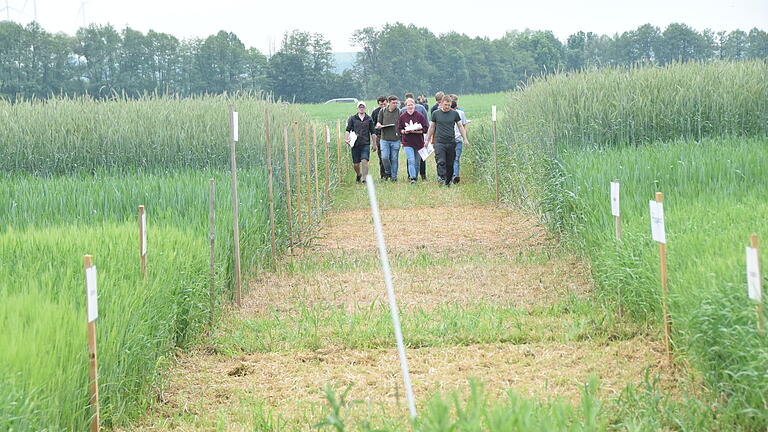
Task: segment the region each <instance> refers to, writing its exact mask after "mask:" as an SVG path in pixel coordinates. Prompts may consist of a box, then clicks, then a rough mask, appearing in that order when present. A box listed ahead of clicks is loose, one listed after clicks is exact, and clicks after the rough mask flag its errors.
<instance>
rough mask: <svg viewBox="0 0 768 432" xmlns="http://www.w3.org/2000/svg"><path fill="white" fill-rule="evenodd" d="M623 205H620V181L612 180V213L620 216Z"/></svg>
mask: <svg viewBox="0 0 768 432" xmlns="http://www.w3.org/2000/svg"><path fill="white" fill-rule="evenodd" d="M620 212H621V206H619V182H611V214H612V215H614V216H619V215H620Z"/></svg>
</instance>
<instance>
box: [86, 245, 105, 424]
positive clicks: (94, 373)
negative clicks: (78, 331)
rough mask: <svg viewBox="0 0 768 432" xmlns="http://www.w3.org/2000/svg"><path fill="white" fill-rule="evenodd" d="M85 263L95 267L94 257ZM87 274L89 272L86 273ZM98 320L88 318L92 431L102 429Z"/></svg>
mask: <svg viewBox="0 0 768 432" xmlns="http://www.w3.org/2000/svg"><path fill="white" fill-rule="evenodd" d="M83 263H84V267H85V270H86V272H87V271H88V269H89V268H91V267H93V257H92V256H91V255H85V256H84V257H83ZM86 274H87V273H86ZM85 289H86V302H87V301H88V292H87V291H88V281H87V276H86V285H85ZM96 352H97V350H96V321H95V320H90V319H89V320H88V361H89V366H88V394H89V404H90V405H91V411H92V417H91V432H98V431H99V430H100V429H101V426H100V424H99V362H98V359H97V356H96Z"/></svg>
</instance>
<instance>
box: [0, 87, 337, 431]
mask: <svg viewBox="0 0 768 432" xmlns="http://www.w3.org/2000/svg"><path fill="white" fill-rule="evenodd" d="M228 103H234V104H235V105H236V108H237V110H238V111H239V113H240V141H239V143H238V167H239V170H238V177H239V178H238V180H239V194H238V198H239V210H240V234H241V235H240V243H241V251H242V267H243V273H244V275H248V274H249V273H251V272H254V271H258V270H259V269H261V268H266V267H270V266H272V264H273V263H272V261H271V255H272V250H271V245H270V243H271V241H270V224H269V207H268V192H267V190H268V188H267V179H268V170H267V167H266V161H267V155H266V151H265V148H266V146H265V139H266V137H265V129H264V127H263V123H264V115H265V111H268V113H269V114H268V115H269V116H270V122H271V125H272V144H273V147H272V161H273V164H272V165H273V169H274V173H273V181H274V189H275V196H276V198H275V212H276V242H277V245H276V246H277V250H276V251H275V252H276V253H277V254H279V253H281V252H282V251H283V250H284V249H285V247H286V246H287V245H288V234H287V216H286V214H287V213H286V204H287V199H286V194H285V188H286V184H285V177H284V175H285V170H286V169H288V170H289V171H290V173H291V175H292V178H291V182H292V184H294V185H295V182H296V180H297V178H296V177H295V172H296V167H295V164H296V162H295V161H296V157H295V152H294V150H295V148H294V145H295V138H294V135H293V122H294V121H299V122H301V123H300V125H301V126H302V132H303V124H304V122H305V119H306V117H305V116H304V115H303V114H301V112H299V111H297V110H295V109H294V108H292V107H288V106H285V105H270V104H268V103H266V102H264V101H261V100H259V99H256V98H250V97H248V96H237V97H232V98H228V97H225V96H216V97H202V98H190V99H183V100H182V99H175V98H170V97H146V98H142V99H140V100H123V99H116V100H112V101H105V102H100V101H93V100H90V99H88V98H78V99H71V100H70V99H53V100H49V101H46V102H45V103H43V102H39V101H35V102H24V103H19V104H13V105H11V104H5V103H3V110H2V114H1V115H2V116H4V117H5V118H6V119H7V122H6V123H7V126H8V127H5V128H3V129H2V130H0V142H2V143H3V145H2V146H0V167H2V169H3V171H4V174H3V175H2V176H0V199H2V200H3V202H5V203H8V205H5V206H2V208H0V220H2V221H4V222H5V223H4V224H3V225H2V226H0V262H2V263H3V267H2V269H0V334H1V335H2V336H0V352H2V353H3V355H2V356H0V387H2V388H3V389H4V390H5V389H9V390H7V391H4V392H3V394H2V396H0V429H2V430H49V431H59V430H83V429H85V428H86V427H87V424H88V418H89V416H90V411H89V409H88V407H87V390H86V389H87V376H88V375H87V354H86V349H85V346H86V345H85V328H86V327H85V312H84V298H83V297H84V295H83V292H84V278H83V255H84V254H92V255H93V256H94V261H95V263H96V266H97V268H98V271H99V293H100V302H99V309H100V312H99V319H98V320H97V328H98V344H99V365H100V382H99V387H100V396H101V418H102V424H104V425H106V426H115V425H120V424H125V423H127V422H128V421H130V420H131V419H132V418H135V417H136V415H138V414H139V413H141V412H142V411H143V408H144V407H145V406H146V404H147V403H148V402H149V401H150V400H151V399H153V397H154V394H153V388H154V387H155V386H156V384H157V381H158V380H159V376H158V374H157V371H158V369H160V368H162V365H163V364H164V363H165V362H166V359H167V358H168V357H169V356H170V355H171V353H172V352H173V351H174V350H176V349H183V348H185V347H186V346H188V345H189V343H190V341H191V340H194V339H196V338H197V337H199V335H200V334H201V332H202V330H203V329H204V328H205V326H206V325H207V323H208V320H209V317H210V314H211V312H212V311H211V307H210V305H209V295H208V280H209V278H208V266H209V261H208V254H209V237H208V214H209V210H208V186H209V185H208V179H209V178H214V179H215V181H216V217H217V228H216V252H215V255H216V269H215V270H216V276H217V285H216V288H215V291H216V293H215V294H216V306H215V307H216V308H218V307H219V306H220V305H225V304H229V303H230V301H231V299H232V295H233V292H232V286H231V276H232V268H233V259H232V243H233V240H232V200H231V197H230V174H229V169H228V168H229V132H228V107H227V105H228ZM284 127H289V128H290V130H291V137H290V138H291V139H290V140H289V151H290V155H289V162H288V164H287V165H286V163H285V159H284V150H283V140H282V134H281V133H278V131H281V129H282V128H284ZM310 130H311V129H310ZM321 133H322V131H321V130H318V138H319V139H318V141H319V142H318V147H319V152H318V156H319V157H318V161H319V166H318V168H317V169H315V168H314V163H312V164H311V165H312V168H311V171H312V176H313V181H312V183H313V185H312V186H313V188H312V189H313V196H312V207H313V210H312V214H313V216H314V217H315V218H319V217H320V212H321V210H325V209H327V208H328V206H329V205H330V203H329V202H325V201H324V199H323V202H322V203H320V205H318V202H317V199H316V196H315V194H314V177H315V176H317V178H318V181H319V183H320V188H321V191H322V189H323V188H324V183H325V169H324V140H323V138H322V137H321V136H320V134H321ZM304 140H305V137H304V136H303V135H302V136H301V141H300V150H301V151H300V161H301V163H300V164H301V167H302V178H301V181H302V183H303V184H306V181H307V178H306V171H305V169H306V165H305V162H306V160H307V157H308V156H309V157H310V158H311V159H314V158H313V154H312V153H310V155H307V154H306V149H305V141H304ZM330 149H331V154H330V159H331V161H333V162H334V163H331V164H330V167H331V170H330V176H331V178H330V179H329V180H330V186H331V188H332V189H334V188H335V187H336V186H337V184H338V180H337V178H338V173H337V169H336V163H335V158H336V152H335V146H334V145H332V146H330ZM305 191H306V190H305ZM140 204H142V205H145V206H146V209H147V215H148V217H147V219H148V274H149V276H148V279H147V281H146V282H144V281H142V280H141V278H140V277H139V257H138V226H137V225H138V221H137V219H138V216H137V207H138V205H140ZM318 208H320V209H321V210H318ZM302 211H303V213H304V217H303V220H304V224H303V226H302V230H303V231H304V232H305V233H306V234H307V236H309V233H311V232H312V227H311V224H310V223H309V222H307V220H308V219H309V218H308V212H307V209H306V208H304V209H303V210H302ZM297 219H298V218H297V217H296V215H295V214H294V222H297ZM294 227H295V225H294ZM213 312H214V313H217V311H216V310H214V311H213Z"/></svg>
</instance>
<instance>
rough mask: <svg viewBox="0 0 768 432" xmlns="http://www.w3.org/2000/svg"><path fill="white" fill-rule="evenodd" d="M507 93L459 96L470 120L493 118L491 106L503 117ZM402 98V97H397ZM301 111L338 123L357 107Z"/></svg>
mask: <svg viewBox="0 0 768 432" xmlns="http://www.w3.org/2000/svg"><path fill="white" fill-rule="evenodd" d="M506 95H507V93H485V94H473V95H459V106H460V107H461V108H462V109H464V112H466V113H467V117H468V118H469V119H471V120H472V119H482V118H487V119H490V117H491V105H498V106H499V115H501V106H502V104H504V103H505V101H506V98H505V96H506ZM397 96H398V97H401V98H402V95H397ZM365 103H366V105H367V106H368V111H367V112H368V114H370V113H371V112H372V111H373V110H374V109H375V108H376V106H377V105H376V101H375V100H366V101H365ZM429 104H430V106H432V105H434V104H435V98H434V95H430V96H429ZM296 107H298V108H299V109H300V110H302V111H304V112H305V113H307V115H309V117H310V118H311V119H313V120H317V121H336V119H342V120H345V119H347V118H348V117H349V116H351V115H352V114H354V113H355V112H357V111H356V107H355V105H354V104H351V103H329V104H322V103H320V104H296Z"/></svg>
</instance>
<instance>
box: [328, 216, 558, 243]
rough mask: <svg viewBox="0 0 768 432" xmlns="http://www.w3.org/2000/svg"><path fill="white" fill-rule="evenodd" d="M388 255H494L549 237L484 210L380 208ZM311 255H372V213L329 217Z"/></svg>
mask: <svg viewBox="0 0 768 432" xmlns="http://www.w3.org/2000/svg"><path fill="white" fill-rule="evenodd" d="M381 221H382V226H383V229H384V237H385V241H386V244H387V251H388V252H399V251H410V252H418V251H427V252H431V253H435V252H442V251H455V252H456V253H463V254H467V253H475V252H480V253H482V254H485V255H493V254H495V253H496V252H497V251H499V250H502V251H509V250H510V249H521V248H534V249H541V248H544V247H545V246H546V245H547V244H548V242H550V240H551V239H550V237H549V235H548V233H547V231H546V230H545V229H544V227H542V226H541V225H540V224H538V222H537V221H536V219H535V218H534V217H533V216H529V215H523V214H519V213H515V212H510V211H508V210H504V209H500V208H496V207H489V206H460V207H434V208H433V207H419V208H409V209H401V208H395V209H383V210H382V211H381ZM314 249H315V252H316V253H338V252H344V253H351V252H355V253H371V254H376V253H377V245H376V237H375V232H374V227H373V219H372V216H371V211H370V210H368V209H364V210H353V211H347V212H339V213H333V214H330V215H328V218H327V219H326V223H325V225H324V227H323V229H322V232H321V234H320V237H319V238H318V239H317V241H316V244H315V246H314Z"/></svg>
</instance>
